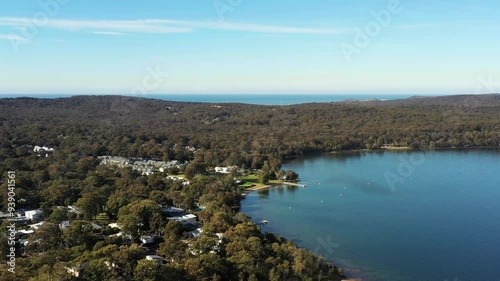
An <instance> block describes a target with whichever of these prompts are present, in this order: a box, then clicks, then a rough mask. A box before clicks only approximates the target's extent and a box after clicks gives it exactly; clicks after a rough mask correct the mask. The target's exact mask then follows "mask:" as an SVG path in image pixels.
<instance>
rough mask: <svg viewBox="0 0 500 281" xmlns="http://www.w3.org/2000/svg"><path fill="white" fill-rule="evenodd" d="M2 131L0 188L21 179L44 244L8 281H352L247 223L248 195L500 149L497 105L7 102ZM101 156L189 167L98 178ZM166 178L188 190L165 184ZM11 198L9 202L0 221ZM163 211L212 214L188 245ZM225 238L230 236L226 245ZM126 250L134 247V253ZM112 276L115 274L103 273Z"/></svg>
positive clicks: (0, 108)
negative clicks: (78, 278)
mask: <svg viewBox="0 0 500 281" xmlns="http://www.w3.org/2000/svg"><path fill="white" fill-rule="evenodd" d="M0 120H1V121H2V122H1V123H0V124H1V127H0V131H1V134H2V136H4V137H3V138H2V139H1V140H0V157H1V158H2V159H5V161H2V162H0V171H1V172H2V177H4V174H5V173H6V171H12V170H15V171H16V176H17V178H18V185H17V186H16V194H18V196H19V197H20V198H18V201H19V203H18V205H17V206H16V207H17V208H19V209H26V210H29V209H40V210H41V213H42V217H43V218H45V219H46V223H45V224H46V226H44V227H43V228H42V231H36V232H35V234H34V236H32V237H23V239H24V238H26V241H27V242H28V243H27V245H30V246H28V247H25V249H24V254H23V255H24V256H23V258H20V259H19V260H18V264H17V268H16V269H17V270H18V271H19V272H20V273H19V274H17V275H16V279H9V278H11V277H12V276H3V275H0V280H12V281H17V280H29V279H30V278H34V276H49V275H50V274H49V273H51V272H55V273H57V274H60V275H61V276H67V274H69V272H70V271H71V272H80V271H81V274H83V275H84V278H83V280H96V281H97V280H99V281H100V280H115V279H113V278H115V277H117V276H127V278H129V279H131V280H132V279H134V278H135V279H136V280H140V279H141V278H142V279H144V278H149V279H150V280H162V278H161V276H170V277H171V278H170V279H171V280H189V281H191V280H230V281H232V280H238V281H239V280H242V281H247V280H265V279H269V280H283V279H286V278H299V279H301V280H308V279H310V278H316V277H317V274H318V272H319V271H321V272H323V273H324V274H325V275H323V278H322V280H341V279H342V278H344V277H345V276H344V274H343V272H342V271H341V270H339V269H338V268H337V267H335V266H334V265H333V264H331V263H329V262H328V263H325V262H326V261H324V260H322V259H320V258H319V257H317V256H315V255H313V254H312V253H311V252H309V251H306V250H304V249H301V248H297V246H296V245H294V244H293V243H291V242H289V241H286V240H285V239H284V238H283V237H278V236H275V235H273V234H269V233H261V232H260V230H259V228H258V227H256V226H255V225H254V224H252V223H251V221H249V218H248V217H246V216H245V215H244V214H241V213H239V211H238V210H239V206H240V203H241V199H242V198H241V197H240V195H241V193H240V192H241V189H243V192H252V191H255V190H263V189H265V188H269V187H272V186H275V185H282V184H289V185H300V183H298V182H292V181H287V182H283V181H281V180H277V179H282V178H283V176H284V174H283V172H285V171H283V170H281V165H282V163H283V161H286V159H291V158H295V157H301V156H305V155H310V154H312V153H328V152H330V153H347V152H353V151H377V150H395V151H399V150H401V151H404V150H408V149H411V150H416V149H426V148H432V149H441V148H444V149H448V148H450V147H462V148H475V147H495V148H498V146H499V144H500V140H499V136H500V128H499V127H498V124H499V121H500V95H498V94H492V95H478V96H470V95H469V96H443V97H433V98H418V99H404V100H390V101H365V102H355V101H354V102H353V101H350V102H335V103H317V104H298V105H289V106H260V105H249V104H224V103H222V104H217V106H215V105H214V104H210V103H189V102H169V101H162V100H152V99H145V98H134V97H124V96H76V97H71V98H61V99H35V98H14V99H12V98H7V99H0ZM384 146H385V147H386V148H385V149H382V148H383V147H384ZM40 147H42V151H40ZM332 151H334V152H332ZM103 155H113V156H117V157H125V158H129V159H135V158H137V159H140V158H147V159H152V160H154V161H177V163H185V164H180V165H177V167H175V168H168V169H166V170H165V172H161V173H158V172H154V173H153V172H150V171H147V170H145V169H146V168H145V167H138V169H142V170H141V172H138V171H136V170H132V169H131V168H127V167H122V168H111V167H107V166H103V165H100V161H99V159H98V158H97V157H100V156H103ZM146 162H147V161H146ZM217 166H226V167H229V166H238V167H242V168H244V170H251V171H261V172H260V173H259V174H258V175H257V174H254V175H247V178H246V179H245V181H246V182H245V183H243V184H242V185H241V186H238V185H236V184H235V181H234V179H235V177H234V176H233V175H228V176H227V177H219V178H215V177H211V176H207V174H210V172H209V170H211V169H213V167H217ZM292 172H293V171H292ZM162 173H165V174H167V175H176V174H184V176H185V178H184V179H180V180H175V179H165V177H164V176H163V175H162ZM287 173H288V172H287ZM271 174H275V175H274V176H275V178H276V179H274V180H273V179H271ZM278 174H279V176H278ZM291 175H292V174H291ZM297 177H298V175H297ZM2 179H3V180H4V178H2ZM2 179H0V184H2V187H5V184H6V181H5V180H4V181H3V183H1V182H2V181H1V180H2ZM186 181H189V183H188V184H184V182H186ZM6 190H7V188H6V187H5V188H2V192H1V193H0V195H1V197H2V198H1V199H2V200H0V203H1V206H0V207H1V209H2V211H4V210H6V205H5V198H7V195H6V194H5V191H6ZM247 194H248V193H247ZM20 199H23V200H20ZM159 205H161V206H175V207H180V208H182V209H184V210H195V209H197V207H201V206H203V208H200V210H198V211H196V212H195V214H196V216H197V218H198V222H197V223H200V225H202V226H203V231H204V232H205V233H206V234H205V235H202V236H201V237H202V238H199V239H194V238H192V237H189V235H191V234H189V235H188V236H186V235H187V234H186V233H188V231H186V230H189V232H191V231H195V230H196V229H192V228H189V227H188V228H186V227H185V226H182V225H179V224H178V223H173V222H172V221H170V220H169V221H167V220H166V218H165V216H163V215H162V211H161V209H159V208H158V206H159ZM75 206H76V207H77V208H76V209H75ZM70 207H71V208H70ZM74 210H81V211H78V212H77V213H75V211H74ZM97 217H100V218H106V220H107V221H113V222H115V221H116V222H117V223H116V224H117V225H121V227H122V229H121V230H119V231H120V232H119V233H121V235H120V236H119V237H118V236H113V235H116V234H117V233H118V232H117V230H116V229H113V228H110V227H108V226H105V225H102V226H100V227H102V229H100V230H96V229H95V228H94V227H95V226H93V225H92V224H91V223H94V224H96V223H100V222H99V221H98V220H96V219H97ZM177 219H182V218H180V217H178V218H177ZM188 219H189V218H188ZM66 221H69V223H68V226H67V225H66V224H64V226H65V227H64V228H65V229H66V228H67V229H66V230H61V228H62V227H61V228H60V227H59V224H62V223H63V222H66ZM5 222H7V221H4V224H5ZM45 224H44V225H45ZM98 226H99V225H98ZM198 226H199V225H198ZM3 227H5V225H4V226H3ZM4 233H6V231H4V232H2V235H3V234H4ZM216 233H223V235H224V239H223V240H224V242H223V244H220V242H217V241H219V240H218V239H220V238H218V239H216V237H218V236H215V234H216ZM212 234H213V235H212ZM193 235H199V233H198V234H196V232H195V234H193ZM142 236H151V237H153V236H158V237H159V238H158V241H159V242H158V243H157V244H155V245H157V246H158V247H157V248H155V249H154V250H155V253H158V254H159V255H160V259H162V260H163V261H165V265H164V266H162V267H161V268H157V269H155V271H154V274H153V273H146V272H147V271H146V270H145V269H146V268H148V267H149V266H150V264H148V263H147V262H143V261H141V262H140V263H139V265H140V266H139V265H138V261H139V260H141V258H143V257H144V256H143V255H144V253H143V252H142V251H143V250H141V249H139V248H140V246H137V247H136V246H134V245H136V243H137V241H139V240H140V239H139V238H141V237H142ZM126 237H131V241H133V242H135V243H132V244H131V245H130V243H128V244H127V242H126V241H127V239H129V238H126ZM198 237H200V236H198ZM0 238H2V239H3V238H5V237H3V236H2V237H0ZM37 241H44V243H41V244H40V243H38V242H37ZM182 241H192V242H190V243H192V244H191V245H189V246H188V245H187V244H185V243H181V242H182ZM0 242H2V243H3V242H5V240H2V241H0ZM45 242H47V243H45ZM155 243H156V242H155ZM218 243H219V244H218ZM137 245H140V244H137ZM20 249H21V245H20V244H19V249H18V250H19V251H21V250H20ZM2 250H5V249H2ZM151 251H153V250H151ZM212 251H213V252H214V253H215V254H214V253H211V252H212ZM217 253H218V254H217ZM19 255H20V256H21V252H19ZM3 256H4V257H5V255H3ZM56 257H57V258H56ZM109 257H112V259H110V258H109ZM139 257H140V258H139ZM105 262H108V263H109V264H108V265H107V266H103V264H106V263H105ZM113 263H116V264H117V266H116V267H115V266H111V264H113ZM83 267H84V268H83ZM68 268H70V269H71V270H68ZM72 274H73V273H72ZM110 274H111V275H113V274H114V275H113V276H111V275H110ZM148 274H149V275H148ZM151 274H153V275H151ZM115 275H117V276H115ZM172 276H175V277H172ZM201 276H203V278H202V277H201ZM326 276H330V277H326ZM4 277H5V278H7V279H5V278H4ZM2 278H3V279H2Z"/></svg>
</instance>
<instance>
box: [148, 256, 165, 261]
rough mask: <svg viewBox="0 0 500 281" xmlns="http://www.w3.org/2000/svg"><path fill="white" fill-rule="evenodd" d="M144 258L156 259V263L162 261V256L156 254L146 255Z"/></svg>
mask: <svg viewBox="0 0 500 281" xmlns="http://www.w3.org/2000/svg"><path fill="white" fill-rule="evenodd" d="M146 259H147V260H148V261H157V262H158V263H163V258H162V257H160V256H157V255H147V256H146Z"/></svg>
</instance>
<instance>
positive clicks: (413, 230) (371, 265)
mask: <svg viewBox="0 0 500 281" xmlns="http://www.w3.org/2000/svg"><path fill="white" fill-rule="evenodd" d="M284 168H285V169H293V170H295V171H297V172H298V173H299V175H300V177H301V179H302V183H304V184H306V185H307V186H306V187H285V186H279V187H273V188H271V189H269V190H262V191H258V192H253V193H250V194H249V195H248V196H247V198H246V199H245V200H244V201H243V203H242V204H243V206H242V211H243V212H245V213H246V214H248V215H249V216H251V217H253V219H254V220H255V221H259V220H261V219H266V220H269V222H270V223H269V224H268V225H263V226H262V230H263V231H270V232H275V233H277V234H280V235H283V236H285V237H286V238H288V239H290V240H294V241H296V242H297V243H298V244H299V245H300V246H303V247H306V248H308V249H310V250H314V251H316V252H317V253H319V254H321V255H323V256H324V257H326V258H328V259H330V260H332V261H333V262H334V263H336V264H339V265H341V266H343V267H344V268H346V272H347V274H348V275H349V276H350V277H353V276H354V277H362V278H363V280H390V281H397V280H405V281H417V280H418V281H431V280H435V281H443V280H446V279H447V280H457V281H498V280H500V150H452V151H449V150H448V151H426V152H389V151H385V152H352V153H339V154H327V155H319V156H313V157H307V158H302V159H296V160H293V161H289V162H287V163H286V164H285V165H284Z"/></svg>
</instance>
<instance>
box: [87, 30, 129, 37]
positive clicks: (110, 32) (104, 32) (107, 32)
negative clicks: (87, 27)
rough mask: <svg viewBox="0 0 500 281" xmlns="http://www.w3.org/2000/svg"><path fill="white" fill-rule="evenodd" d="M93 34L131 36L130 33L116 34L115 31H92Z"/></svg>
mask: <svg viewBox="0 0 500 281" xmlns="http://www.w3.org/2000/svg"><path fill="white" fill-rule="evenodd" d="M92 33H93V34H99V35H115V36H122V35H129V34H128V33H123V32H114V31H92Z"/></svg>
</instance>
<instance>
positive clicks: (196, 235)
mask: <svg viewBox="0 0 500 281" xmlns="http://www.w3.org/2000/svg"><path fill="white" fill-rule="evenodd" d="M202 233H203V229H202V228H197V229H195V230H193V231H190V232H189V236H191V237H193V238H196V239H198V238H200V236H201V234H202Z"/></svg>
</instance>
